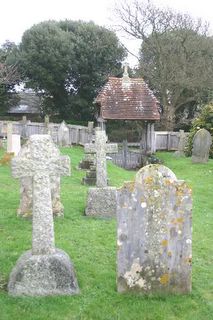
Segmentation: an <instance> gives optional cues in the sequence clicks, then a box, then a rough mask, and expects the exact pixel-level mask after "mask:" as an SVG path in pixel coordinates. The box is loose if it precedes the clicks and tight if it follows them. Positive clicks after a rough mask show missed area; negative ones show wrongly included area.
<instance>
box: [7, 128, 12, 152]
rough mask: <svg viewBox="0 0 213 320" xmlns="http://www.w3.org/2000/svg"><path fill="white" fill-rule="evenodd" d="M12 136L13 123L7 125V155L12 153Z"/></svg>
mask: <svg viewBox="0 0 213 320" xmlns="http://www.w3.org/2000/svg"><path fill="white" fill-rule="evenodd" d="M12 134H13V124H12V122H8V123H7V153H12V152H13V151H12Z"/></svg>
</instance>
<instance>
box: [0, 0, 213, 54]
mask: <svg viewBox="0 0 213 320" xmlns="http://www.w3.org/2000/svg"><path fill="white" fill-rule="evenodd" d="M115 2H116V0H3V1H1V6H0V9H1V15H0V44H3V43H4V42H5V40H10V41H13V42H15V43H19V42H20V41H21V37H22V34H23V32H24V31H25V30H27V29H29V28H30V27H31V26H32V25H33V24H36V23H39V22H41V21H45V20H50V19H51V20H64V19H70V20H79V19H80V20H85V21H90V20H92V21H94V22H95V23H97V24H99V25H104V26H107V27H108V26H110V25H111V24H112V21H111V17H112V9H113V7H114V5H115ZM153 2H154V3H156V4H157V5H159V6H163V7H170V8H173V9H175V10H178V11H181V12H187V13H189V14H190V15H192V16H194V17H201V18H203V19H204V20H207V21H209V22H210V23H212V24H211V28H212V30H213V0H201V1H198V0H153ZM121 41H123V42H124V43H125V45H127V46H129V49H130V50H132V51H134V49H135V50H136V51H137V44H136V43H135V42H134V41H133V40H128V41H127V40H125V39H121ZM135 53H136V52H135Z"/></svg>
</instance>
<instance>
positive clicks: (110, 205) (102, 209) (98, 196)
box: [85, 187, 116, 218]
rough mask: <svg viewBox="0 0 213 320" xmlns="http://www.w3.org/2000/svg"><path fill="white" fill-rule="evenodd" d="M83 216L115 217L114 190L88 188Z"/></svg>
mask: <svg viewBox="0 0 213 320" xmlns="http://www.w3.org/2000/svg"><path fill="white" fill-rule="evenodd" d="M85 214H86V215H87V216H96V217H106V218H107V217H115V216H116V188H115V187H105V188H89V190H88V197H87V207H86V210H85Z"/></svg>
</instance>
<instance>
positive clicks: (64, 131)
mask: <svg viewBox="0 0 213 320" xmlns="http://www.w3.org/2000/svg"><path fill="white" fill-rule="evenodd" d="M58 145H59V146H60V147H67V146H69V145H70V136H69V128H68V127H67V125H66V123H65V122H64V121H62V123H61V124H60V126H59V128H58Z"/></svg>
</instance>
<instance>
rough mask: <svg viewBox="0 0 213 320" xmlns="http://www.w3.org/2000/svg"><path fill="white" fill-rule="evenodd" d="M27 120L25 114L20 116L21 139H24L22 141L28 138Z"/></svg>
mask: <svg viewBox="0 0 213 320" xmlns="http://www.w3.org/2000/svg"><path fill="white" fill-rule="evenodd" d="M29 122H30V121H28V120H27V117H26V116H23V117H22V120H21V124H22V130H21V137H22V139H24V141H27V139H28V129H27V124H28V123H29Z"/></svg>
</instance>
